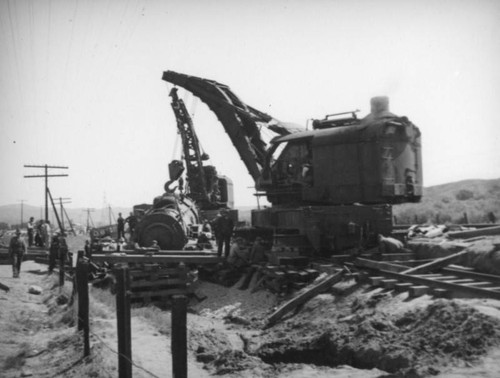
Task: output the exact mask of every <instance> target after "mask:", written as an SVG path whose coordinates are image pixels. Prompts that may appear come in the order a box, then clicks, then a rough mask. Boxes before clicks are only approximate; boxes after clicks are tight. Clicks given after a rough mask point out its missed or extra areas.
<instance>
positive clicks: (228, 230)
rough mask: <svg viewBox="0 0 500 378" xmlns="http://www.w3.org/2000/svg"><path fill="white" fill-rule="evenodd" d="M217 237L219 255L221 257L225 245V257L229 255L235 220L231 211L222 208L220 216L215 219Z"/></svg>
mask: <svg viewBox="0 0 500 378" xmlns="http://www.w3.org/2000/svg"><path fill="white" fill-rule="evenodd" d="M213 229H214V231H215V239H216V240H217V256H219V257H221V255H222V247H223V246H224V258H225V259H227V258H228V257H229V249H230V242H231V235H232V234H233V229H234V222H233V220H232V219H231V218H230V217H229V211H228V210H227V209H222V210H221V211H220V216H218V217H217V218H216V219H215V221H214V227H213Z"/></svg>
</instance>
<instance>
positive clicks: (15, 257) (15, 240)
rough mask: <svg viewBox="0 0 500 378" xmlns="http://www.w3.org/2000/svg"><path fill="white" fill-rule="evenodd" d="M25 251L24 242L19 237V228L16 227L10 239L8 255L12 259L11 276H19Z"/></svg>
mask: <svg viewBox="0 0 500 378" xmlns="http://www.w3.org/2000/svg"><path fill="white" fill-rule="evenodd" d="M25 253H26V243H25V242H24V239H23V238H22V237H21V230H19V229H16V234H15V235H14V236H13V237H12V238H11V239H10V243H9V257H10V258H11V259H12V276H13V277H14V278H19V275H20V273H21V262H22V261H23V257H24V254H25Z"/></svg>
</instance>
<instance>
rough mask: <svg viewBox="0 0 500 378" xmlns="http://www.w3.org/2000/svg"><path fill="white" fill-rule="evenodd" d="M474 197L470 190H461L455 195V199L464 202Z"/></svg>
mask: <svg viewBox="0 0 500 378" xmlns="http://www.w3.org/2000/svg"><path fill="white" fill-rule="evenodd" d="M472 197H474V192H473V191H472V190H467V189H462V190H459V191H458V192H457V194H455V198H456V199H457V200H459V201H465V200H468V199H471V198H472Z"/></svg>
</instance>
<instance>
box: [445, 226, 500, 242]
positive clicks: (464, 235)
mask: <svg viewBox="0 0 500 378" xmlns="http://www.w3.org/2000/svg"><path fill="white" fill-rule="evenodd" d="M487 235H500V226H494V227H487V228H481V229H480V230H468V231H457V232H448V237H450V238H460V239H468V238H474V237H476V236H487Z"/></svg>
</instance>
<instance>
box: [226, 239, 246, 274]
mask: <svg viewBox="0 0 500 378" xmlns="http://www.w3.org/2000/svg"><path fill="white" fill-rule="evenodd" d="M245 244H246V243H245V239H243V238H236V239H235V241H234V243H233V245H232V246H231V251H230V253H229V258H228V259H227V262H228V263H229V264H231V265H233V266H234V267H236V268H242V267H244V266H247V265H250V253H249V251H248V248H247V247H246V245H245Z"/></svg>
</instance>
